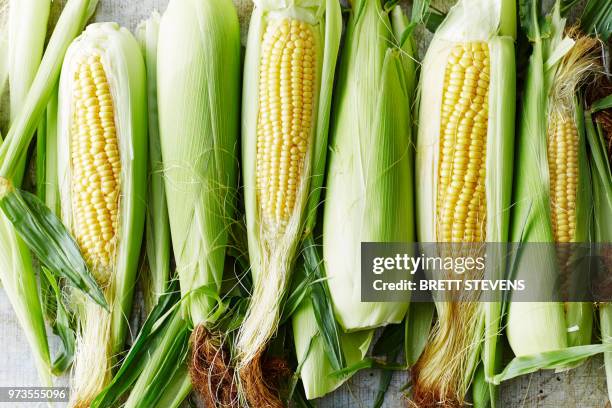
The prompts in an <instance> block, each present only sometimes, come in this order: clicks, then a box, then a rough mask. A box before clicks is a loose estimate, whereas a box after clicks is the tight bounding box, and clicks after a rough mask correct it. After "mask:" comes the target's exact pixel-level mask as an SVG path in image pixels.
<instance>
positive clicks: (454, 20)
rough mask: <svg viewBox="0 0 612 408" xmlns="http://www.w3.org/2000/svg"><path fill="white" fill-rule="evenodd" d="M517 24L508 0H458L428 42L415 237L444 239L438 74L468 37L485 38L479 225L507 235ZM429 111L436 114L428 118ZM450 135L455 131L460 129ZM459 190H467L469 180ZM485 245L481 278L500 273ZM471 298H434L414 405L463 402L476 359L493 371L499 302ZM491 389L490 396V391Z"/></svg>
mask: <svg viewBox="0 0 612 408" xmlns="http://www.w3.org/2000/svg"><path fill="white" fill-rule="evenodd" d="M515 26H516V10H515V4H514V1H512V0H510V1H506V0H501V1H488V0H487V1H482V0H461V1H459V2H458V3H457V4H456V5H455V6H454V7H453V8H452V9H451V10H450V11H449V13H448V14H447V16H446V18H445V20H444V22H442V24H441V25H440V27H439V28H438V30H437V31H436V33H435V35H434V39H433V40H432V43H431V44H430V47H429V49H428V51H427V55H426V56H425V60H424V62H423V68H422V76H421V79H420V81H421V83H420V92H421V99H420V102H419V103H420V114H419V123H418V125H419V131H418V136H417V159H416V160H417V177H416V179H417V180H419V182H418V183H417V217H418V222H417V229H418V233H417V234H418V239H419V241H420V242H440V241H444V240H445V238H443V237H440V236H439V235H438V224H439V221H440V218H439V212H438V208H437V204H438V189H439V188H440V186H439V184H440V181H439V178H440V174H441V170H440V168H441V166H440V161H441V159H440V157H441V152H442V147H441V140H442V137H443V134H444V133H443V130H442V129H441V123H442V119H441V117H442V109H443V106H442V96H443V92H444V91H445V89H444V82H445V80H444V78H445V72H446V70H447V65H448V64H449V57H450V55H451V52H452V51H453V49H455V47H456V46H457V45H458V44H463V43H471V42H476V43H486V45H487V48H488V55H489V66H490V68H489V89H488V100H487V107H488V118H487V133H486V139H485V140H486V161H485V163H484V166H485V167H484V168H485V176H484V189H485V197H486V215H485V218H484V220H486V221H480V222H482V223H483V224H479V227H478V228H481V229H482V230H483V232H484V236H483V237H482V239H483V240H484V241H485V242H491V243H493V246H495V245H499V243H503V242H507V240H508V228H509V216H510V212H509V207H510V199H511V182H509V180H511V179H512V154H513V149H514V113H515V112H514V103H515V76H516V72H515V56H514V38H515V37H516V27H515ZM431 112H436V113H435V114H433V115H432V114H431ZM465 116H466V117H467V114H466V115H465ZM459 119H460V120H462V119H463V116H460V117H459ZM456 132H457V134H459V130H457V131H456ZM457 139H458V137H455V142H454V143H455V144H454V145H453V147H452V149H455V148H456V149H457V152H458V153H459V152H461V149H460V148H457V147H456V146H458V145H459V142H458V140H457ZM451 151H453V150H451ZM458 156H459V155H458V154H456V155H455V156H454V157H458ZM470 157H471V156H470ZM460 188H467V183H466V184H465V185H461V186H460ZM459 191H461V190H459ZM458 194H460V193H459V192H458ZM447 203H448V201H445V202H444V204H447ZM450 241H452V242H461V238H459V239H457V238H455V237H453V238H452V239H451V240H450ZM487 250H488V251H489V253H488V254H487V256H488V258H487V262H486V268H485V274H487V275H488V276H490V277H489V278H487V279H496V278H501V275H502V274H503V271H504V265H505V261H504V260H503V259H504V256H503V254H502V253H498V251H496V250H495V251H492V250H491V249H490V248H489V247H487ZM451 275H452V276H451V279H457V276H458V275H457V274H456V273H455V272H454V271H453V272H452V273H451ZM472 295H476V294H474V293H464V294H462V296H466V298H465V299H462V300H460V301H458V302H449V301H445V300H444V298H442V299H439V298H438V299H439V300H438V301H436V304H435V306H436V310H437V316H438V319H437V321H436V323H435V324H434V327H433V329H432V331H431V332H430V337H429V341H428V342H427V344H426V346H425V348H424V350H423V352H422V353H421V355H420V357H419V360H418V362H417V364H416V365H415V367H414V368H413V375H414V386H413V403H414V404H415V406H427V407H428V406H434V405H436V404H444V403H448V404H450V405H452V404H456V405H461V404H464V403H465V402H466V398H467V396H468V391H469V388H470V386H471V384H472V381H473V379H474V375H475V373H476V371H477V368H478V366H479V364H480V362H481V361H482V364H483V371H484V378H485V380H487V381H488V380H489V379H490V378H491V377H492V376H493V375H494V374H495V365H496V353H497V351H496V350H497V341H498V332H499V327H500V318H501V302H499V301H490V302H474V301H473V300H470V296H472ZM408 336H410V334H408ZM440 367H444V369H441V368H440ZM490 393H491V396H493V394H494V389H491V390H490ZM491 400H494V398H491Z"/></svg>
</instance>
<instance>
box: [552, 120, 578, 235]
mask: <svg viewBox="0 0 612 408" xmlns="http://www.w3.org/2000/svg"><path fill="white" fill-rule="evenodd" d="M548 167H549V172H550V205H551V208H550V209H551V218H552V226H553V235H554V238H555V242H572V239H573V237H574V233H575V231H576V192H577V187H578V129H576V125H575V124H574V121H573V120H572V118H571V117H569V116H561V115H558V114H554V115H553V117H552V118H551V121H550V124H549V127H548Z"/></svg>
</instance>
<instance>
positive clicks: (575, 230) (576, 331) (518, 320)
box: [507, 2, 596, 368]
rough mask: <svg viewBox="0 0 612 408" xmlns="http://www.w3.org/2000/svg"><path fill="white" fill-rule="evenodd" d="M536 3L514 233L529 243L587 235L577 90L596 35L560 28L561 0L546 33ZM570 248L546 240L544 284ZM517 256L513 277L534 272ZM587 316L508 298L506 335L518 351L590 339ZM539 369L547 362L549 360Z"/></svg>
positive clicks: (591, 63) (575, 306)
mask: <svg viewBox="0 0 612 408" xmlns="http://www.w3.org/2000/svg"><path fill="white" fill-rule="evenodd" d="M536 3H537V2H534V3H533V4H531V6H532V7H529V8H528V9H527V10H526V13H529V14H527V15H529V16H532V17H531V19H528V20H526V21H528V22H532V24H531V25H530V26H528V29H529V38H530V40H531V41H532V42H533V45H534V48H533V52H532V55H531V59H530V62H529V71H528V76H527V82H526V85H525V86H526V88H525V106H524V108H523V111H522V116H521V128H520V133H519V143H520V146H521V149H520V150H519V155H518V163H517V167H516V178H517V180H518V182H517V184H516V186H515V192H514V201H515V203H516V205H515V206H514V208H513V220H514V221H513V225H512V229H511V237H512V240H513V241H516V242H526V243H530V242H540V243H551V244H552V243H571V242H587V241H588V240H589V235H590V231H589V229H590V228H591V227H590V223H589V222H587V221H586V220H589V219H590V217H591V215H590V209H589V206H590V205H591V186H590V180H589V174H588V173H589V169H588V163H587V161H586V142H585V136H584V130H583V126H584V125H583V119H582V108H581V107H580V106H579V104H577V103H576V99H575V93H576V91H577V89H578V88H579V86H580V85H581V84H582V83H583V82H584V80H585V79H586V78H587V77H588V76H589V75H590V74H591V73H592V72H593V70H594V69H595V68H596V62H595V57H594V46H595V43H596V42H595V40H593V39H589V38H586V37H582V38H579V39H577V40H573V39H572V38H571V35H570V36H568V35H565V34H564V30H565V19H563V18H561V16H560V4H559V2H556V4H555V6H554V9H553V11H552V13H551V16H550V19H551V22H552V23H551V27H552V28H553V31H552V33H551V35H550V36H548V35H547V36H546V37H545V36H542V35H540V31H539V30H540V27H539V26H538V24H537V22H535V21H536V20H535V16H537V6H536ZM543 118H548V120H543ZM569 250H570V248H569V247H568V246H567V245H564V246H563V247H559V248H558V251H557V250H556V248H554V245H550V251H548V252H547V253H546V254H543V255H544V256H542V257H541V258H542V259H538V260H537V262H538V265H539V266H541V272H540V273H539V276H541V280H542V282H540V283H539V284H541V285H542V287H543V288H544V290H547V288H550V287H552V284H553V282H556V280H557V279H558V277H559V271H565V272H567V271H568V265H567V262H568V258H567V253H566V252H567V251H569ZM515 262H516V270H517V271H518V275H517V279H521V278H522V277H521V275H520V274H522V273H529V272H530V271H531V269H530V268H529V265H530V262H534V260H530V259H529V258H528V257H518V259H517V260H516V261H515ZM524 265H527V266H524ZM551 279H552V280H551ZM592 315H593V311H592V306H591V305H590V304H588V303H576V302H572V303H566V304H563V303H555V302H546V303H528V302H512V303H510V304H509V307H508V326H507V335H508V341H509V343H510V346H511V347H512V350H513V351H514V353H515V354H516V355H517V356H527V355H531V354H536V353H542V352H547V351H555V350H562V349H565V348H567V347H569V346H580V345H585V344H590V342H591V335H592V333H591V332H592V325H593V317H592ZM541 368H547V367H546V364H545V363H543V364H542V366H541ZM548 368H550V367H548ZM566 368H567V366H566Z"/></svg>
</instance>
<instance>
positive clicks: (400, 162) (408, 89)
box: [293, 2, 415, 399]
mask: <svg viewBox="0 0 612 408" xmlns="http://www.w3.org/2000/svg"><path fill="white" fill-rule="evenodd" d="M387 14H388V12H387V11H384V12H383V8H382V7H381V5H377V6H374V7H368V6H367V5H366V3H365V2H362V3H358V4H356V5H355V7H354V8H353V10H352V13H351V19H350V22H349V31H348V36H347V43H346V44H347V45H346V46H345V49H344V54H343V55H342V57H341V58H342V62H341V68H340V71H339V75H340V77H339V83H338V88H337V90H336V92H339V93H338V95H340V96H339V97H338V99H337V100H336V102H335V103H336V106H337V107H341V106H344V108H342V110H340V108H339V110H338V111H337V112H340V113H338V115H339V116H338V119H337V122H334V125H333V128H332V130H333V132H334V133H332V137H333V138H334V139H333V140H334V141H335V142H334V141H332V143H335V144H334V148H333V149H332V155H331V157H333V156H334V155H337V156H339V157H337V158H336V160H337V163H336V166H335V170H336V171H340V170H339V167H341V166H342V165H343V164H344V163H346V162H347V161H349V160H346V157H347V155H349V156H350V155H351V154H356V152H352V151H351V149H349V148H348V146H347V145H346V143H349V141H348V139H346V138H349V137H350V134H351V130H347V133H346V137H344V138H343V137H342V136H341V134H344V133H342V132H343V130H341V129H343V127H342V123H346V122H341V120H347V116H346V115H347V114H348V109H350V107H348V105H346V104H347V103H350V102H349V101H352V100H359V99H356V98H358V97H356V96H355V95H359V94H360V92H367V91H371V90H374V89H375V90H376V91H375V92H373V94H375V95H377V99H376V102H375V103H373V104H372V103H371V102H372V101H371V100H370V99H368V102H365V100H364V103H367V104H371V109H370V110H365V111H364V112H370V111H371V112H372V115H375V112H385V113H386V115H385V116H383V117H382V118H381V119H379V120H376V121H375V122H373V123H372V131H371V132H367V131H364V132H363V138H364V143H365V140H367V139H371V135H373V134H374V135H378V136H377V138H374V139H372V141H371V142H370V143H373V144H374V145H375V146H373V147H371V148H366V149H365V150H366V151H368V150H371V151H373V150H374V148H375V147H376V148H380V150H384V152H382V153H380V154H379V155H376V156H373V158H372V161H373V162H374V163H377V164H373V166H380V167H379V168H381V169H388V167H392V168H393V169H394V171H393V176H394V182H396V183H406V184H405V186H404V188H398V187H397V186H398V185H399V184H394V186H381V185H377V184H376V183H375V182H372V183H368V184H367V186H364V189H365V190H366V191H367V195H368V197H367V199H372V197H379V196H380V197H381V198H382V197H386V196H385V195H384V194H387V193H389V194H395V195H397V196H398V197H400V196H401V197H402V198H401V200H399V198H398V199H397V200H391V201H397V202H401V204H399V205H400V207H401V209H395V208H390V207H388V206H385V208H386V209H387V208H388V209H389V211H396V210H397V211H405V212H406V213H405V214H404V217H405V220H404V221H406V222H407V224H403V223H400V227H405V232H404V233H403V234H402V233H397V232H396V233H395V235H393V234H392V233H391V234H388V235H386V236H384V237H382V236H377V237H376V239H371V238H374V235H375V233H372V234H373V235H371V236H370V238H368V239H365V240H374V241H376V240H387V241H389V240H391V241H393V240H395V241H412V240H414V234H413V233H411V226H412V225H413V223H412V208H413V207H412V198H411V194H410V193H409V191H411V190H410V186H411V185H412V173H411V171H410V167H409V163H410V160H411V157H412V154H411V152H410V151H409V147H408V146H409V142H410V105H409V101H410V98H411V96H412V94H413V92H414V85H415V72H414V63H413V60H412V43H411V38H410V37H404V36H403V34H404V30H405V28H406V22H405V19H404V16H403V13H402V11H401V9H400V8H399V6H398V7H395V8H394V12H393V25H392V27H393V32H392V33H389V32H388V31H387V30H388V28H389V27H391V21H390V19H389V16H388V15H387ZM381 15H384V16H385V17H384V19H381V18H380V16H381ZM368 30H369V31H368ZM381 33H384V37H380V35H381ZM350 44H359V46H358V47H357V48H355V47H352V46H351V45H350ZM370 48H372V49H376V50H377V53H381V54H382V55H379V57H380V59H378V60H376V61H373V62H372V64H369V65H368V67H367V68H366V71H365V72H374V73H375V75H378V76H379V77H378V82H376V83H371V84H368V86H367V87H365V88H363V89H362V88H360V87H358V86H356V85H355V84H356V83H358V82H359V78H361V75H365V74H364V71H361V72H356V71H353V68H352V67H354V64H357V63H358V61H370V60H371V59H370V58H366V53H368V52H371V51H370ZM359 64H360V65H363V64H362V63H359ZM377 64H378V65H377ZM382 84H384V86H383V85H382ZM379 85H380V86H379ZM340 98H346V101H347V102H343V99H340ZM362 100H363V99H362ZM364 109H365V106H364ZM335 115H336V112H335V113H334V116H335ZM359 118H360V119H361V118H363V119H362V120H364V121H367V120H368V116H367V115H362V116H359ZM334 120H336V119H334ZM364 123H367V122H364ZM354 126H358V125H357V124H354ZM349 129H353V128H349ZM368 136H369V137H368ZM336 142H337V143H336ZM389 152H391V153H392V154H389ZM385 153H386V154H387V155H386V156H385ZM381 156H382V157H381ZM345 160H346V161H345ZM385 160H387V163H394V164H395V165H394V166H392V165H389V164H385ZM368 161H370V159H369V158H368V159H364V162H368ZM352 171H354V170H352ZM332 174H336V173H332V172H331V170H330V173H329V174H328V177H329V178H330V180H331V177H332ZM377 174H379V173H375V170H373V169H372V170H371V172H370V177H372V180H376V178H377ZM398 180H403V181H398ZM344 182H345V183H346V180H345V181H344ZM342 183H343V182H342V181H338V183H337V184H336V186H337V185H342ZM383 189H386V193H382V192H381V191H382V190H383ZM406 189H409V191H408V194H406V193H407V192H406ZM330 190H331V185H330V186H328V189H327V197H328V198H327V199H326V201H327V200H329V195H330V194H338V195H342V192H340V191H338V190H337V187H336V192H335V193H331V192H330ZM370 194H371V197H370ZM402 194H404V195H403V196H402ZM354 197H355V196H350V197H347V198H346V199H347V200H349V201H350V200H354ZM360 197H361V198H362V199H363V196H360ZM338 198H339V197H337V198H336V200H338ZM345 210H346V209H345ZM364 210H365V209H364ZM400 213H401V212H400ZM366 214H368V216H370V217H371V216H372V215H373V213H372V212H371V211H370V212H366ZM364 215H365V214H364ZM332 218H333V217H332ZM379 218H380V217H379ZM342 219H346V220H347V221H348V220H349V219H348V218H342ZM365 219H366V217H364V216H362V217H360V218H359V220H365ZM396 221H397V220H396ZM357 224H359V223H357ZM329 227H330V226H329ZM357 228H359V227H357ZM363 228H364V230H367V228H368V226H367V225H364V227H363ZM383 235H384V234H383ZM347 236H350V235H347ZM383 238H384V239H383ZM356 239H359V238H356ZM348 245H350V246H352V245H353V243H350V244H348ZM353 250H354V248H353ZM344 258H345V261H346V259H353V258H351V257H348V258H347V257H344ZM357 259H358V256H357ZM355 262H356V261H355ZM325 267H326V273H327V274H328V276H330V277H331V279H330V280H329V281H328V284H329V285H330V289H332V290H331V294H332V300H334V301H336V302H339V301H340V298H339V297H338V295H337V294H334V291H333V288H334V287H335V286H334V285H333V284H332V282H333V280H334V279H339V278H340V277H334V274H335V273H337V271H331V270H330V269H329V268H330V267H329V266H328V264H325ZM335 289H336V290H338V287H337V286H336V287H335ZM356 295H357V302H356V301H355V294H353V295H352V296H351V297H350V298H348V299H345V300H344V303H345V304H338V303H334V309H335V310H336V316H339V313H342V310H349V309H355V308H358V310H357V311H355V312H353V313H356V314H358V313H361V316H360V317H361V319H362V320H364V321H366V322H367V321H368V319H372V320H370V323H373V324H370V323H368V324H367V325H366V326H365V327H372V326H374V325H382V324H384V323H386V322H388V321H393V319H400V320H401V319H402V318H403V313H405V310H406V307H405V305H403V304H399V305H398V304H389V305H388V306H387V312H385V311H384V310H385V307H384V306H383V305H382V304H376V305H375V307H374V308H373V309H374V310H373V311H372V310H369V309H368V307H370V306H372V304H364V303H361V302H359V301H358V299H359V297H360V295H359V292H356ZM313 301H315V300H313ZM313 301H311V300H310V299H307V300H306V301H304V302H303V304H302V305H300V308H299V309H298V311H297V312H296V314H295V315H294V316H293V331H294V339H295V347H296V355H297V357H298V362H299V364H300V366H301V367H302V368H301V371H300V377H301V379H302V383H303V385H304V390H305V395H306V398H307V399H313V398H318V397H321V396H323V395H325V394H327V393H329V392H331V391H333V390H334V389H336V388H337V387H339V386H340V385H341V384H342V383H344V382H345V381H346V380H347V379H348V378H349V377H350V376H347V375H344V376H343V375H336V374H334V371H337V370H340V369H343V368H345V367H342V366H340V367H338V362H335V363H332V360H330V356H329V352H330V351H329V350H328V349H329V346H328V345H326V344H325V343H324V342H323V337H322V334H324V333H323V332H324V331H325V330H326V328H325V327H321V325H320V324H318V323H317V321H316V319H315V316H316V313H317V312H316V310H315V309H314V308H313V304H312V302H313ZM398 306H399V310H397V311H396V312H391V310H392V309H393V308H397V307H398ZM341 308H345V309H341ZM377 308H378V310H377ZM389 314H390V315H397V317H394V318H389V316H388V315H389ZM343 315H344V314H343ZM352 319H353V321H354V320H357V319H358V318H357V316H354V317H352ZM338 320H339V322H340V323H342V320H341V319H340V318H339V319H338ZM373 333H374V332H373V331H372V330H363V331H359V332H355V333H340V337H339V339H338V343H339V344H338V346H337V347H340V349H341V353H342V354H343V355H344V358H345V360H346V361H345V363H346V364H347V365H348V366H349V367H350V366H353V365H354V364H356V363H358V362H359V361H361V360H362V359H363V358H364V356H365V353H366V352H367V350H368V347H369V345H370V343H371V341H372V337H373Z"/></svg>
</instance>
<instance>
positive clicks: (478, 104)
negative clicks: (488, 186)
mask: <svg viewBox="0 0 612 408" xmlns="http://www.w3.org/2000/svg"><path fill="white" fill-rule="evenodd" d="M488 94H489V48H488V45H487V43H484V42H482V43H481V42H474V43H465V44H459V45H457V46H455V48H454V49H453V51H452V52H451V54H450V57H449V61H448V64H447V67H446V71H445V75H444V92H443V96H442V112H441V124H440V125H441V127H440V134H441V137H440V163H439V172H438V193H437V219H438V224H437V236H438V241H441V242H480V241H483V240H484V239H485V225H486V195H485V174H486V173H485V167H486V145H487V144H486V136H487V125H488Z"/></svg>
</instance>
